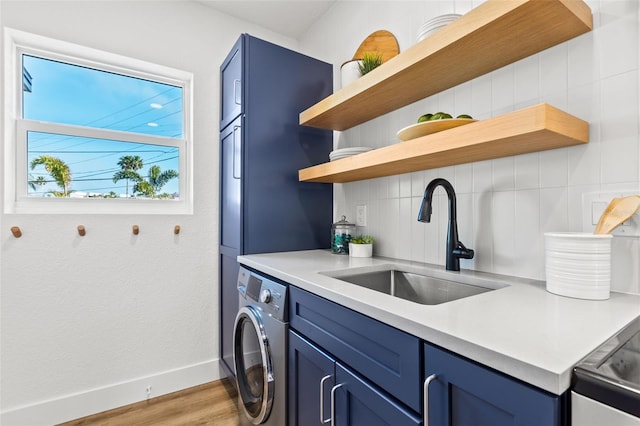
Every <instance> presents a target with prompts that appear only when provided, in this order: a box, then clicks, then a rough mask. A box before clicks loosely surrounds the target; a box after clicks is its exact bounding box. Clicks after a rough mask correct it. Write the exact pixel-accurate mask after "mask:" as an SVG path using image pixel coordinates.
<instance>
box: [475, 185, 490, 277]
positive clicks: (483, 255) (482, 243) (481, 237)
mask: <svg viewBox="0 0 640 426" xmlns="http://www.w3.org/2000/svg"><path fill="white" fill-rule="evenodd" d="M492 198H493V193H492V192H481V193H478V192H476V193H474V194H473V206H474V207H473V214H474V217H473V229H474V232H475V240H474V242H473V243H472V244H471V246H472V247H473V249H474V251H475V256H474V262H473V264H474V268H475V269H476V270H479V271H486V272H490V271H493V270H494V269H493V223H494V221H493V219H492V215H493V205H492V203H493V201H492Z"/></svg>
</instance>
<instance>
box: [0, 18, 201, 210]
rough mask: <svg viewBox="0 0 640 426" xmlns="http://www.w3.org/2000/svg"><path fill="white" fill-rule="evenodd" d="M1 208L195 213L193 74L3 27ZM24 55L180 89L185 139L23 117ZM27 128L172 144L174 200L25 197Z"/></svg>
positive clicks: (38, 130)
mask: <svg viewBox="0 0 640 426" xmlns="http://www.w3.org/2000/svg"><path fill="white" fill-rule="evenodd" d="M4 36H5V46H4V51H5V58H4V77H5V78H4V79H5V91H4V97H5V99H4V105H5V108H4V109H5V116H4V129H5V131H4V212H5V213H8V214H11V213H16V214H30V213H33V214H57V213H59V214H77V213H87V214H90V213H95V214H105V213H106V214H132V213H140V214H193V198H192V194H193V143H192V134H193V122H192V117H193V113H192V110H193V103H192V102H193V101H192V93H193V74H192V73H189V72H186V71H181V70H177V69H173V68H169V67H165V66H162V65H156V64H152V63H149V62H145V61H141V60H138V59H133V58H128V57H125V56H120V55H116V54H113V53H108V52H104V51H100V50H97V49H93V48H89V47H84V46H80V45H76V44H73V43H68V42H63V41H59V40H54V39H51V38H47V37H42V36H39V35H35V34H30V33H27V32H24V31H19V30H15V29H11V28H5V31H4ZM23 54H28V55H33V56H38V57H42V58H47V59H52V60H57V61H61V62H65V63H70V64H75V65H81V66H86V67H89V68H93V69H98V70H103V71H108V72H113V73H117V74H122V75H126V76H131V77H135V78H142V79H146V80H152V81H157V82H160V83H166V84H170V85H173V86H178V87H181V88H182V94H183V137H182V138H181V139H179V138H169V137H164V136H153V135H145V134H140V133H131V132H123V131H116V130H107V129H97V128H90V127H82V126H72V125H66V124H59V123H46V122H40V121H34V120H27V119H24V118H22V113H21V111H22V61H21V56H22V55H23ZM27 131H35V132H45V133H58V134H64V135H70V136H81V137H90V138H98V139H112V140H119V141H126V142H135V143H143V144H153V145H163V146H171V147H176V148H178V150H179V171H178V172H179V175H180V183H179V190H180V198H179V199H178V200H148V199H117V198H116V199H102V198H100V199H96V198H55V197H51V198H49V197H28V196H27V180H26V178H25V177H26V176H27V173H28V170H27V169H28V165H27V138H26V135H27Z"/></svg>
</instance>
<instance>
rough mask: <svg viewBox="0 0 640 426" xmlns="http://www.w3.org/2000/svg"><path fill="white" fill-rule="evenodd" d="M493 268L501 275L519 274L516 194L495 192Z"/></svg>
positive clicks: (492, 216)
mask: <svg viewBox="0 0 640 426" xmlns="http://www.w3.org/2000/svg"><path fill="white" fill-rule="evenodd" d="M491 219H492V231H493V233H492V236H493V268H494V271H495V272H497V273H499V274H509V275H513V274H515V273H517V270H516V268H517V264H516V262H514V250H515V192H514V191H502V192H494V193H493V200H492V214H491Z"/></svg>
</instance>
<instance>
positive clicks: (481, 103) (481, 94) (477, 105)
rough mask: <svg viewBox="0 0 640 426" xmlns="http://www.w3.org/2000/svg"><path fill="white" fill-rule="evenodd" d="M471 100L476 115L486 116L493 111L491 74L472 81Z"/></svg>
mask: <svg viewBox="0 0 640 426" xmlns="http://www.w3.org/2000/svg"><path fill="white" fill-rule="evenodd" d="M471 102H472V108H471V109H472V110H473V111H474V114H475V115H474V117H476V116H477V117H486V115H487V114H490V113H491V110H492V109H491V74H485V75H483V76H481V77H478V78H476V79H474V80H472V81H471ZM477 117H476V118H477Z"/></svg>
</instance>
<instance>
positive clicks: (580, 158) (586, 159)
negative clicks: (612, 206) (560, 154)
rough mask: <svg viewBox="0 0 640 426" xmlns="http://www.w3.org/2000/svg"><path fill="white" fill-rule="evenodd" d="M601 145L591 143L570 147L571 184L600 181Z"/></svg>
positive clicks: (596, 182)
mask: <svg viewBox="0 0 640 426" xmlns="http://www.w3.org/2000/svg"><path fill="white" fill-rule="evenodd" d="M601 146H602V145H601V144H599V143H589V144H587V145H580V146H574V147H571V148H569V149H568V154H569V185H570V186H571V185H574V186H575V185H594V184H599V183H600V177H601V158H602V153H601Z"/></svg>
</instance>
